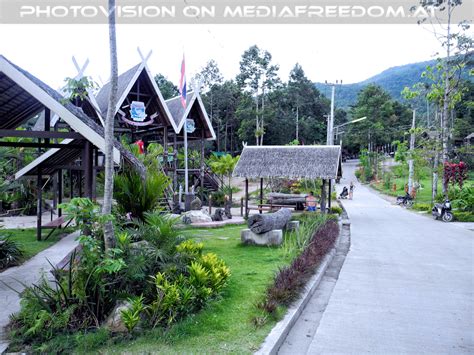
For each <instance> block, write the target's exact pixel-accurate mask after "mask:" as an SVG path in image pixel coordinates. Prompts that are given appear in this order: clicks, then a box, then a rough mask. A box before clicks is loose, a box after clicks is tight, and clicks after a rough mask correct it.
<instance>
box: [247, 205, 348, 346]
mask: <svg viewBox="0 0 474 355" xmlns="http://www.w3.org/2000/svg"><path fill="white" fill-rule="evenodd" d="M340 205H342V204H340ZM341 207H342V208H343V211H344V212H346V211H345V209H344V207H343V206H341ZM345 216H347V213H345ZM338 224H339V235H338V237H337V239H336V242H335V243H334V246H333V248H332V249H331V251H330V252H329V253H328V254H326V256H325V257H324V259H323V261H322V262H321V264H319V266H318V268H317V269H316V273H315V274H314V275H313V276H312V277H311V279H310V280H309V281H308V283H307V285H306V287H305V290H304V292H303V294H302V295H301V296H300V298H299V299H298V300H297V301H296V302H295V303H294V304H293V305H292V306H291V307H290V308H289V309H288V311H287V313H286V315H285V317H284V318H283V319H282V320H281V321H279V322H278V323H277V324H276V325H275V326H274V327H273V329H272V330H271V332H270V334H268V335H267V337H266V338H265V341H264V342H263V344H262V346H261V347H260V349H259V350H258V351H257V352H255V354H256V355H267V354H272V355H273V354H276V353H277V352H278V350H279V349H280V347H281V345H282V344H283V342H284V340H285V339H286V336H287V335H288V333H289V331H290V329H291V328H292V327H293V325H294V324H295V322H296V320H297V319H298V317H299V316H300V315H301V313H302V312H303V309H304V308H305V306H306V304H307V303H308V302H309V300H310V298H311V296H312V295H313V294H314V292H315V291H316V289H317V288H318V286H319V284H320V282H321V280H322V278H323V276H324V273H325V272H326V270H327V268H328V267H329V265H330V264H331V262H332V260H333V258H334V256H335V255H336V250H337V247H338V245H339V242H340V240H341V239H342V238H341V237H342V231H343V226H344V225H350V221H349V219H348V218H347V217H346V218H344V219H342V218H340V219H339V221H338Z"/></svg>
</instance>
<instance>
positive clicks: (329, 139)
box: [325, 80, 342, 145]
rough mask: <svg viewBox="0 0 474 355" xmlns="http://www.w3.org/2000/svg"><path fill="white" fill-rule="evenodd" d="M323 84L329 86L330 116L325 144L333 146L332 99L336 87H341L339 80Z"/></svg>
mask: <svg viewBox="0 0 474 355" xmlns="http://www.w3.org/2000/svg"><path fill="white" fill-rule="evenodd" d="M325 83H326V85H329V86H331V114H330V116H329V117H328V129H327V139H326V144H327V145H333V144H334V99H335V96H336V85H342V80H341V81H340V82H339V80H336V83H328V81H327V80H326V82H325Z"/></svg>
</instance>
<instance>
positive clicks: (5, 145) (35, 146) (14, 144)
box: [0, 141, 84, 149]
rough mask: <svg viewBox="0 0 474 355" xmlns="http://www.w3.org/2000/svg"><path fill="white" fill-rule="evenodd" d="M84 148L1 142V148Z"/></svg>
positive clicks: (75, 145)
mask: <svg viewBox="0 0 474 355" xmlns="http://www.w3.org/2000/svg"><path fill="white" fill-rule="evenodd" d="M83 146H84V145H83V144H60V143H33V142H3V141H0V147H17V148H63V149H78V148H82V147H83Z"/></svg>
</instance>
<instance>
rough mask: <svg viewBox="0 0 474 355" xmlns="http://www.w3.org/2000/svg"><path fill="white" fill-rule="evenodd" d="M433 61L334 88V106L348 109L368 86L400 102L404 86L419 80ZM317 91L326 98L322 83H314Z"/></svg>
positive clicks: (385, 72) (391, 69)
mask: <svg viewBox="0 0 474 355" xmlns="http://www.w3.org/2000/svg"><path fill="white" fill-rule="evenodd" d="M435 63H436V61H435V60H430V61H426V62H419V63H412V64H406V65H401V66H398V67H393V68H389V69H387V70H384V71H383V72H381V73H380V74H377V75H375V76H373V77H371V78H369V79H367V80H364V81H361V82H359V83H355V84H346V85H341V86H338V87H337V88H336V106H337V107H341V108H348V107H349V106H351V105H353V104H355V103H356V101H357V94H358V93H359V91H360V90H361V89H362V88H364V87H365V86H367V85H368V84H376V85H380V86H381V87H382V88H384V89H385V90H386V91H387V92H388V93H389V94H390V95H392V97H393V98H394V99H397V100H400V99H401V98H402V97H401V91H402V90H403V88H404V87H405V86H408V87H411V86H412V85H413V84H415V83H417V82H418V81H420V79H421V73H423V71H425V69H426V67H427V66H428V65H434V64H435ZM315 85H316V87H317V88H318V90H320V91H321V92H322V93H323V94H325V95H326V96H328V97H329V96H330V95H329V92H330V91H329V89H328V87H327V86H326V84H324V83H315Z"/></svg>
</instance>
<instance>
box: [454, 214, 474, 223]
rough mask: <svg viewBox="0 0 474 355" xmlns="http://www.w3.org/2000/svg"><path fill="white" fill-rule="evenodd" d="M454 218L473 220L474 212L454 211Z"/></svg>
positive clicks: (460, 220)
mask: <svg viewBox="0 0 474 355" xmlns="http://www.w3.org/2000/svg"><path fill="white" fill-rule="evenodd" d="M454 219H455V220H456V221H458V222H474V213H472V212H455V213H454Z"/></svg>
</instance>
